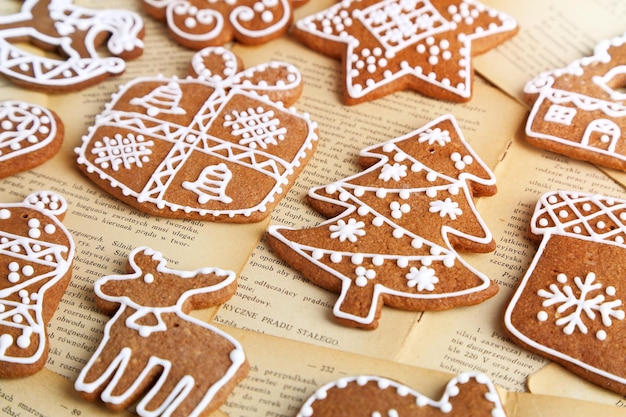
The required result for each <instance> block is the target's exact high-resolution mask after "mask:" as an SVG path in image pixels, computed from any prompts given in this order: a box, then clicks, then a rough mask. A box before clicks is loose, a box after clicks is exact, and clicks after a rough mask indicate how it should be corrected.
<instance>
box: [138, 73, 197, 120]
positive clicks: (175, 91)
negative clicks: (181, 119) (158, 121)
mask: <svg viewBox="0 0 626 417" xmlns="http://www.w3.org/2000/svg"><path fill="white" fill-rule="evenodd" d="M182 96H183V92H182V91H181V90H180V85H178V83H175V82H171V83H169V84H166V85H159V86H157V87H156V88H155V89H154V90H152V91H150V92H149V93H148V94H146V95H145V96H143V97H135V98H133V99H131V100H130V104H133V105H135V106H143V107H144V108H146V112H147V114H148V116H152V117H156V116H158V115H159V114H161V113H164V114H186V112H185V109H183V108H182V107H180V100H181V99H182Z"/></svg>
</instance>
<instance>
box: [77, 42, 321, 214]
mask: <svg viewBox="0 0 626 417" xmlns="http://www.w3.org/2000/svg"><path fill="white" fill-rule="evenodd" d="M191 68H192V73H193V74H194V75H195V77H190V78H187V79H178V78H163V77H153V78H148V77H144V78H138V79H136V80H134V81H132V82H130V83H129V84H127V85H125V86H123V87H122V88H121V90H120V91H119V92H118V93H117V94H115V95H114V97H113V101H112V102H111V103H109V104H108V105H107V106H106V109H105V110H104V112H103V113H102V114H101V115H100V116H99V117H98V118H97V120H96V123H95V125H94V126H93V127H92V128H90V130H89V133H88V135H87V136H85V137H84V139H83V144H82V146H81V147H80V148H78V149H76V152H77V153H78V164H79V167H80V168H81V169H82V170H83V171H84V173H85V174H86V175H87V176H88V177H89V178H90V179H91V180H92V181H94V182H95V183H96V184H98V185H99V186H100V187H101V188H103V189H104V190H106V191H108V192H109V193H111V194H112V195H114V196H116V197H117V198H119V199H120V200H122V201H124V202H126V203H128V204H130V205H131V206H133V207H136V208H138V209H139V210H141V211H144V212H146V213H148V214H152V215H156V216H162V217H178V218H192V219H199V220H212V221H224V222H255V221H260V220H262V219H264V218H265V217H267V216H268V215H269V214H270V212H271V210H272V208H273V207H274V206H276V204H278V202H279V200H280V198H281V197H282V196H283V195H285V194H286V192H287V190H288V189H289V187H290V186H291V184H292V183H293V181H294V180H295V178H296V177H297V176H298V174H299V173H300V171H301V170H302V169H303V168H304V166H305V164H306V163H307V161H308V160H309V159H310V158H311V156H312V155H313V151H314V149H315V146H316V145H317V139H318V134H317V124H316V123H314V122H312V121H311V120H310V118H309V116H308V115H307V114H299V113H297V112H296V110H295V109H294V108H292V107H287V106H290V105H291V104H292V103H293V102H294V101H295V100H296V99H297V98H298V97H299V95H300V93H301V88H302V78H301V75H300V73H299V71H298V70H297V69H296V68H295V67H293V66H292V65H289V64H286V63H281V62H270V63H267V64H262V65H258V66H256V67H254V68H249V69H246V70H241V69H240V64H239V60H238V59H237V57H236V56H235V55H234V54H233V53H232V52H230V51H228V50H226V49H224V48H221V47H216V48H207V49H204V50H202V51H200V52H198V53H197V54H196V55H194V57H193V60H192V64H191Z"/></svg>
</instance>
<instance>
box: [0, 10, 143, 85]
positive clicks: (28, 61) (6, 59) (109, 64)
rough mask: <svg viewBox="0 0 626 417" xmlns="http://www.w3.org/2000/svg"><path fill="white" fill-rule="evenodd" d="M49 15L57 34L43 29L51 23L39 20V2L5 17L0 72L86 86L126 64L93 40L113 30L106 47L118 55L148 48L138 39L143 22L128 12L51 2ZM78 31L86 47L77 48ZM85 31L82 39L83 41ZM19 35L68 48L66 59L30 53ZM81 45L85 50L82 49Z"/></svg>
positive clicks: (33, 80)
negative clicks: (104, 53) (19, 41)
mask: <svg viewBox="0 0 626 417" xmlns="http://www.w3.org/2000/svg"><path fill="white" fill-rule="evenodd" d="M48 2H49V5H48V10H49V12H50V14H49V15H50V18H51V19H53V20H54V26H53V27H54V28H55V29H56V31H57V33H58V36H52V35H51V34H49V31H50V28H49V27H47V26H46V27H45V28H43V30H39V24H44V25H49V23H48V20H47V19H37V18H36V17H35V16H34V15H33V11H32V10H33V8H34V7H35V6H36V5H38V3H40V2H39V1H38V0H26V1H24V2H23V5H22V7H21V10H20V11H19V12H18V13H15V14H11V15H6V16H0V27H4V28H0V73H2V74H4V75H6V76H7V77H9V78H12V79H15V80H18V81H19V82H21V83H27V84H32V85H35V86H39V87H44V88H52V89H55V90H57V91H67V90H69V89H75V88H76V86H79V87H83V86H85V85H88V84H89V83H90V82H91V81H92V80H98V79H100V78H103V76H109V75H118V74H121V73H122V72H123V71H124V69H125V67H126V64H125V62H124V60H123V59H122V58H118V57H117V56H112V57H101V56H99V54H98V51H97V49H98V45H95V44H94V40H95V39H97V38H99V37H100V36H101V35H102V34H108V35H109V37H108V40H107V42H106V47H107V49H108V50H109V52H110V53H111V54H113V55H124V54H125V53H128V52H133V51H137V50H142V49H143V41H142V40H141V39H140V38H139V36H140V34H141V32H142V31H143V21H142V19H141V17H140V16H139V15H138V14H137V13H134V12H131V11H127V10H113V9H109V10H95V9H88V8H84V7H79V6H75V5H73V4H72V2H71V0H54V1H52V0H49V1H48ZM78 32H84V34H79V36H78V39H77V40H76V42H82V43H84V47H81V48H79V49H75V48H73V47H72V43H73V42H74V41H70V39H69V38H68V36H71V35H76V33H78ZM81 35H82V39H81ZM14 39H32V40H33V41H36V42H39V43H41V44H44V45H48V46H50V47H52V48H58V49H59V50H62V51H63V52H62V53H61V55H63V56H64V58H65V59H57V58H48V57H46V56H44V55H43V54H41V55H39V54H36V53H30V52H27V51H26V50H25V49H22V48H20V47H19V46H17V45H14V44H13V43H12V41H13V40H14ZM80 49H84V52H81V51H80Z"/></svg>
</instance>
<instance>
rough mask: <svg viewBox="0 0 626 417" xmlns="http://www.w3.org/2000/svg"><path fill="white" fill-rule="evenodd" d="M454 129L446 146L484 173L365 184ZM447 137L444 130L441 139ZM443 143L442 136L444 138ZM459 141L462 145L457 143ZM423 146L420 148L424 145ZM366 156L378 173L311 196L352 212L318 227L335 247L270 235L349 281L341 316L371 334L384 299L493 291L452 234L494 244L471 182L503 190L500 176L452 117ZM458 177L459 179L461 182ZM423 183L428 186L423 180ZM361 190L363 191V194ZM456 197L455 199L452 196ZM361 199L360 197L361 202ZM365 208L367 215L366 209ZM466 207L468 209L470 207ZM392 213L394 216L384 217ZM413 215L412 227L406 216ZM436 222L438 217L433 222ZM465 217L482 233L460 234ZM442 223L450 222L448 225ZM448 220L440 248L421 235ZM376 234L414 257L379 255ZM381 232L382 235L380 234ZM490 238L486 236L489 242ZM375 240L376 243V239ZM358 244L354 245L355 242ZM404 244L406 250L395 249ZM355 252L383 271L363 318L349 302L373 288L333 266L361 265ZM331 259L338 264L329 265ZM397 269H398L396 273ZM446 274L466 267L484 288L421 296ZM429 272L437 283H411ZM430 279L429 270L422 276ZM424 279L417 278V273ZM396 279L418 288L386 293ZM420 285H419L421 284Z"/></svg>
mask: <svg viewBox="0 0 626 417" xmlns="http://www.w3.org/2000/svg"><path fill="white" fill-rule="evenodd" d="M447 122H449V123H451V124H452V126H454V133H455V134H454V135H451V134H450V133H451V132H448V133H449V134H448V135H447V136H448V137H449V140H446V141H444V142H445V143H446V146H460V145H462V147H463V148H464V153H467V154H468V155H471V156H472V160H473V163H474V164H475V167H474V168H478V167H480V168H481V170H480V171H478V172H481V173H480V174H472V173H471V172H469V171H458V170H456V169H450V170H449V171H450V172H438V171H435V170H433V169H432V168H430V167H428V166H424V165H422V169H421V170H419V171H417V172H410V173H409V172H407V173H406V176H404V177H401V178H400V180H399V181H383V184H382V185H381V182H380V181H376V183H375V184H365V183H364V181H363V179H364V178H373V179H380V173H381V172H382V171H383V170H389V167H390V166H392V165H391V164H390V163H389V161H390V160H394V161H395V160H396V158H395V156H396V155H397V154H402V158H400V159H404V160H406V162H407V164H406V166H411V165H413V164H416V163H418V161H417V160H416V156H413V155H409V154H408V153H407V152H405V151H404V150H403V149H405V148H404V144H405V143H411V144H412V145H411V146H419V147H420V148H425V152H428V148H429V147H430V146H432V145H431V144H430V143H429V141H428V140H424V141H418V140H416V138H419V137H420V133H423V132H429V133H428V134H429V135H430V133H432V132H434V131H437V129H438V127H439V126H440V125H441V124H444V123H447ZM441 131H442V130H441V129H439V131H438V132H441ZM437 136H438V137H441V135H439V134H438V135H437ZM453 142H454V145H453V144H452V143H453ZM416 144H417V145H416ZM360 156H361V157H364V158H368V159H372V158H375V159H378V160H379V162H378V163H376V164H373V165H372V166H371V167H370V168H368V169H366V170H365V171H363V172H362V173H359V174H356V175H353V176H351V177H348V178H346V179H344V180H341V181H337V182H335V183H333V184H332V186H319V187H314V188H312V189H311V190H309V197H310V198H312V199H315V200H319V201H321V202H322V203H323V204H334V205H336V204H338V203H339V204H341V206H342V207H345V211H344V212H343V213H341V214H339V215H338V216H337V217H335V218H332V219H329V220H327V221H325V222H322V223H320V224H319V225H318V226H317V227H316V228H319V229H321V231H324V232H326V233H327V234H326V236H328V242H326V241H324V242H312V241H310V239H309V238H308V236H309V235H310V233H308V231H307V230H306V229H303V230H302V231H301V232H302V233H301V234H296V233H290V234H289V236H290V238H289V239H288V238H287V237H285V235H283V233H282V230H283V229H286V228H283V227H280V226H276V225H272V226H270V227H269V229H268V233H269V234H270V235H271V236H272V237H273V238H275V239H277V240H278V241H280V242H281V243H283V244H285V245H287V246H288V247H289V248H290V249H291V250H292V251H293V252H295V253H296V254H298V255H299V256H302V257H303V258H304V259H306V260H307V261H309V262H310V263H311V264H313V265H314V266H315V267H316V268H320V269H321V270H322V271H324V273H327V274H331V275H333V276H334V277H336V278H337V279H338V280H340V281H341V282H342V285H341V290H340V295H339V298H338V300H337V302H336V304H335V306H334V309H333V313H334V315H335V316H336V317H339V318H341V319H346V320H350V321H353V322H355V323H356V324H358V325H362V326H363V327H366V326H367V325H369V324H371V323H373V322H374V320H375V316H376V312H377V308H378V303H379V302H380V298H382V297H381V296H382V295H383V294H385V295H388V296H393V297H399V298H414V299H422V300H437V299H442V298H447V297H458V296H462V295H466V294H471V293H474V292H480V291H484V290H485V289H487V288H488V287H489V286H490V285H491V283H490V280H489V278H487V277H486V276H484V275H483V274H481V273H480V272H478V271H476V270H474V269H473V268H471V267H470V266H469V265H467V264H466V263H465V262H464V261H463V260H462V259H461V258H460V257H459V256H458V254H457V253H456V252H455V251H454V250H453V249H452V247H451V245H450V243H449V241H448V236H447V235H448V234H449V233H450V234H454V235H456V236H458V237H461V238H463V239H468V240H470V241H472V242H475V243H476V244H479V245H481V244H485V245H487V244H490V243H491V242H492V239H493V237H492V235H491V233H490V232H489V230H488V228H487V226H486V224H485V223H484V221H483V220H482V219H481V218H480V216H479V214H478V211H477V210H476V208H475V206H474V204H473V202H472V196H471V191H470V188H469V184H468V182H469V181H472V182H478V183H481V184H484V185H486V186H491V185H494V184H495V177H494V175H493V173H492V172H491V171H490V170H489V169H488V168H487V167H486V166H485V165H484V163H483V162H482V161H481V160H480V158H478V156H477V155H476V154H474V153H473V151H472V150H471V149H470V148H469V146H468V145H467V143H466V142H465V140H464V139H463V137H462V135H461V132H460V128H459V127H458V124H457V123H456V120H455V119H454V117H453V116H451V115H445V116H442V117H440V118H438V119H436V120H434V121H433V122H432V123H429V124H428V125H427V126H424V127H423V128H420V129H417V130H416V131H414V132H411V133H409V134H407V135H404V136H401V137H399V138H395V139H393V140H391V141H389V142H385V143H383V144H380V145H375V146H371V147H369V148H366V149H364V150H363V151H362V152H361V155H360ZM431 175H432V179H431V178H428V179H426V180H425V179H424V176H427V177H428V176H431ZM455 175H456V176H457V177H455ZM416 178H420V179H421V181H416ZM356 190H358V191H359V192H358V193H357V192H356ZM448 190H454V193H450V192H448ZM357 194H358V195H357ZM438 194H440V195H442V196H443V195H446V197H445V198H443V199H441V200H439V201H438V202H431V203H434V205H433V207H434V208H433V209H432V210H431V211H430V212H429V211H426V212H424V211H423V210H422V211H420V212H419V213H418V212H417V210H414V208H415V204H417V201H423V200H424V199H431V198H432V197H433V196H436V195H438ZM377 199H388V200H386V201H387V202H381V203H380V207H378V208H376V206H374V205H373V204H371V203H369V201H372V200H377ZM458 201H463V203H464V204H468V205H469V206H468V207H469V210H467V213H465V212H463V210H461V209H460V207H459V205H458V203H457V202H458ZM363 207H365V209H362V208H363ZM464 207H465V206H464ZM385 209H388V212H383V210H385ZM407 216H408V220H407V219H406V217H407ZM429 216H432V217H429ZM461 216H463V217H464V218H467V219H469V220H470V221H471V222H472V223H473V224H475V225H477V229H479V230H480V231H476V229H474V232H472V233H471V234H470V233H467V232H465V231H463V230H457V229H455V227H457V224H458V227H461V225H460V224H459V223H460V222H458V221H454V219H458V218H460V217H461ZM442 218H443V219H444V220H442ZM430 221H433V222H438V223H437V224H439V223H441V222H442V221H443V224H442V226H441V230H440V236H441V241H433V240H432V239H426V238H425V237H423V236H420V234H419V232H420V231H421V229H420V228H419V227H416V226H414V223H417V224H421V223H425V222H430ZM374 228H385V229H386V230H389V233H390V235H391V236H393V237H394V238H396V239H398V240H399V241H398V243H396V242H394V243H393V246H392V245H390V247H396V248H404V246H405V245H406V248H407V249H408V250H407V251H404V250H403V249H399V250H389V251H386V250H383V251H382V253H375V251H373V250H372V249H371V247H370V245H369V242H368V234H367V233H368V231H370V230H373V229H374ZM373 232H374V233H377V232H376V231H373ZM481 233H482V235H481ZM369 239H371V238H369ZM355 242H356V243H357V244H358V245H353V243H355ZM395 245H398V246H395ZM355 248H358V249H357V250H358V254H359V257H358V259H359V261H360V262H359V264H362V265H363V266H365V265H367V264H368V263H369V262H371V264H372V265H373V266H372V267H371V269H373V270H374V271H375V272H377V274H376V276H375V277H374V278H373V282H375V285H374V287H373V294H372V299H371V300H370V303H371V304H370V305H368V306H367V307H368V308H369V310H367V311H364V312H362V313H361V312H359V314H356V313H355V312H352V311H347V310H344V309H343V303H344V301H345V299H346V298H347V297H350V294H351V291H352V289H351V287H352V285H353V284H355V285H357V286H361V285H363V284H365V283H366V282H365V281H364V280H363V279H359V280H358V282H356V280H357V277H356V274H354V275H352V274H350V273H344V272H341V271H340V268H337V267H336V266H334V265H333V264H337V263H340V262H342V261H344V260H349V259H353V257H354V251H355ZM328 259H330V262H329V261H328ZM390 265H394V267H395V270H394V269H392V267H391V266H390ZM436 265H437V266H438V265H443V266H444V267H445V268H451V267H453V266H458V267H462V268H467V269H468V271H469V273H470V274H472V276H476V277H477V279H478V280H479V281H480V282H479V283H477V284H476V285H475V286H472V287H470V288H454V289H451V290H449V291H448V292H443V291H442V292H437V291H432V290H428V291H422V290H420V291H417V289H418V288H420V289H426V288H430V287H431V284H432V285H433V287H434V284H436V283H437V282H439V281H443V280H445V279H446V276H445V274H444V273H443V272H442V269H441V268H440V267H435V266H436ZM422 266H423V267H429V269H430V270H433V271H434V270H437V271H439V272H438V273H437V277H436V280H437V282H436V280H435V279H434V278H433V277H430V278H428V279H430V283H427V282H426V281H425V280H424V281H422V282H421V283H420V279H422V278H420V279H417V277H413V275H411V277H409V276H407V274H411V268H415V271H420V268H421V267H422ZM378 268H381V269H382V268H386V269H385V273H384V274H383V273H382V272H380V273H379V272H378V271H379V270H378ZM422 271H423V272H424V273H425V271H427V269H424V270H422ZM414 273H416V272H414ZM390 274H397V275H398V277H399V278H402V279H403V280H404V281H403V282H405V283H406V282H410V283H411V284H409V285H402V286H400V285H398V286H395V287H392V286H386V284H384V283H383V280H384V277H385V276H386V275H390ZM413 283H415V284H414V285H413Z"/></svg>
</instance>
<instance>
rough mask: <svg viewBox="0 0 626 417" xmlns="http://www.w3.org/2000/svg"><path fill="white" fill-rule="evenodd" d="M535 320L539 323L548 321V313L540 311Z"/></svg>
mask: <svg viewBox="0 0 626 417" xmlns="http://www.w3.org/2000/svg"><path fill="white" fill-rule="evenodd" d="M537 320H539V321H546V320H548V313H546V312H545V311H540V312H539V313H537Z"/></svg>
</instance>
